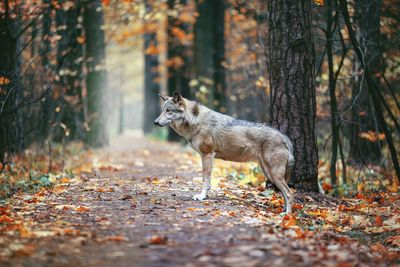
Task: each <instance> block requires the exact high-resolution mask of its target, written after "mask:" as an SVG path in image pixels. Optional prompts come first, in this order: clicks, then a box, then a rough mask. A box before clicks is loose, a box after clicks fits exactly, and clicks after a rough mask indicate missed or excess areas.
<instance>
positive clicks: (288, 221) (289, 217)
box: [280, 214, 297, 229]
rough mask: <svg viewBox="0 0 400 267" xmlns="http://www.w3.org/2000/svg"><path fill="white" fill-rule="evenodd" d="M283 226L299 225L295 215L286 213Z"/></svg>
mask: <svg viewBox="0 0 400 267" xmlns="http://www.w3.org/2000/svg"><path fill="white" fill-rule="evenodd" d="M280 225H281V226H282V227H283V228H285V229H286V228H291V227H293V226H297V224H296V219H295V218H294V216H293V215H291V214H286V215H285V216H283V218H282V222H281V224H280Z"/></svg>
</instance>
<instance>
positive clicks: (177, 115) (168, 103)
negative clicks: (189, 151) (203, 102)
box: [154, 92, 185, 127]
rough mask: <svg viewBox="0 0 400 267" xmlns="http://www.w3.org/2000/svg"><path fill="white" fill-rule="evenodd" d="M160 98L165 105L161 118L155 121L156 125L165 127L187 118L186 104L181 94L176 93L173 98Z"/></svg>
mask: <svg viewBox="0 0 400 267" xmlns="http://www.w3.org/2000/svg"><path fill="white" fill-rule="evenodd" d="M160 97H161V99H162V100H163V101H164V105H163V106H162V110H161V114H160V116H158V118H157V119H156V120H155V121H154V124H155V125H158V126H160V127H163V126H167V125H170V124H171V123H173V122H175V121H179V120H183V119H184V118H185V104H184V100H183V97H182V95H181V94H180V93H178V92H174V94H173V96H172V97H168V96H167V97H166V96H162V95H160Z"/></svg>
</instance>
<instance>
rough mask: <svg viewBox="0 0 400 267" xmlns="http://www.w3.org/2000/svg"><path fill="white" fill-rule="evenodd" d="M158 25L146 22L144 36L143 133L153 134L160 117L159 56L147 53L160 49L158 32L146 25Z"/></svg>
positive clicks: (149, 9) (149, 6)
mask: <svg viewBox="0 0 400 267" xmlns="http://www.w3.org/2000/svg"><path fill="white" fill-rule="evenodd" d="M151 8H152V7H151V4H149V3H148V1H146V12H151ZM148 23H150V24H151V23H156V22H155V21H146V22H145V35H144V49H145V56H144V75H145V77H144V114H143V115H144V117H143V132H144V133H145V134H148V133H151V132H152V131H153V130H154V129H155V126H154V123H153V121H154V120H155V119H156V118H157V116H158V115H160V97H159V96H158V94H159V93H160V81H159V79H160V75H159V70H158V66H159V60H158V57H159V54H158V53H156V54H154V53H149V52H146V51H147V50H148V49H149V48H150V47H158V42H157V32H156V31H155V30H154V27H150V28H147V27H146V24H148Z"/></svg>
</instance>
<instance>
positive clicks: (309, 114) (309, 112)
mask: <svg viewBox="0 0 400 267" xmlns="http://www.w3.org/2000/svg"><path fill="white" fill-rule="evenodd" d="M269 12H270V19H269V38H270V43H269V47H270V50H269V53H270V68H271V72H270V75H271V77H270V83H271V89H272V91H271V124H272V126H274V127H276V128H277V129H279V130H280V131H282V132H283V133H285V134H287V135H288V136H289V137H290V139H291V140H292V142H293V147H294V157H295V165H294V169H293V174H292V177H291V180H290V185H291V186H292V187H294V188H296V189H298V190H303V191H318V183H317V173H318V170H317V167H318V151H317V144H316V135H315V115H316V99H315V88H314V44H313V39H312V35H311V17H310V1H308V0H271V1H269Z"/></svg>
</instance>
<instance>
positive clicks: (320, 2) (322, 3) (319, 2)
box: [314, 0, 324, 6]
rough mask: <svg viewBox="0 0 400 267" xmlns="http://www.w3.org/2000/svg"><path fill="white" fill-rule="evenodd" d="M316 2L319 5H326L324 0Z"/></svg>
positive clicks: (316, 0) (315, 0)
mask: <svg viewBox="0 0 400 267" xmlns="http://www.w3.org/2000/svg"><path fill="white" fill-rule="evenodd" d="M314 3H315V4H316V5H318V6H323V5H324V0H314Z"/></svg>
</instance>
